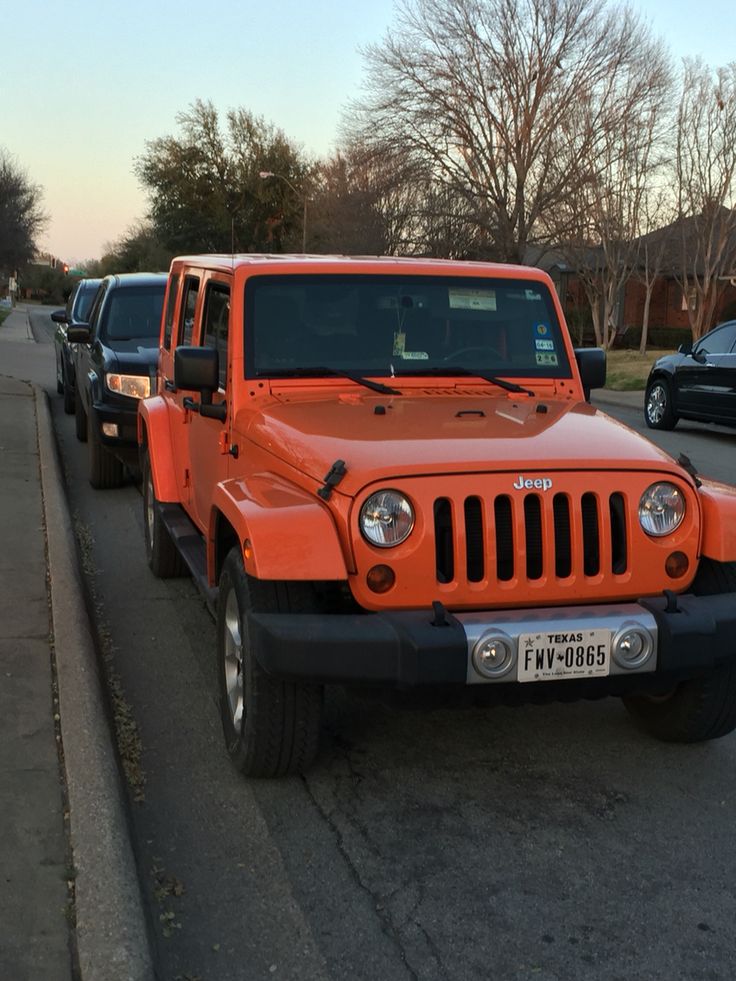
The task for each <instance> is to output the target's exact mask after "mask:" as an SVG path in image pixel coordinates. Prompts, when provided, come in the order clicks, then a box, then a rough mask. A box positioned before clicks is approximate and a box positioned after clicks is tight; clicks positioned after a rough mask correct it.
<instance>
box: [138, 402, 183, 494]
mask: <svg viewBox="0 0 736 981" xmlns="http://www.w3.org/2000/svg"><path fill="white" fill-rule="evenodd" d="M137 424H138V445H139V446H143V445H144V444H146V445H147V446H148V455H149V458H150V460H151V474H152V476H153V490H154V493H155V495H156V497H157V499H158V500H159V501H165V502H167V503H169V502H172V501H176V502H178V501H179V500H180V495H179V488H178V486H177V482H176V470H175V468H174V451H173V449H172V446H171V428H170V426H169V414H168V409H167V406H166V402H165V400H164V399H163V398H162V397H161V396H160V395H154V396H153V397H152V398H148V399H143V400H142V401H141V402H140V403H139V405H138V423H137Z"/></svg>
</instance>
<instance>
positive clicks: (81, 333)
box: [66, 324, 92, 344]
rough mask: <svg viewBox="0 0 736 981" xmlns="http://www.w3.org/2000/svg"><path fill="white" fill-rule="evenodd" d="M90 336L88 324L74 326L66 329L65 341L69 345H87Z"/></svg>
mask: <svg viewBox="0 0 736 981" xmlns="http://www.w3.org/2000/svg"><path fill="white" fill-rule="evenodd" d="M91 336H92V331H91V330H90V326H89V324H75V325H74V326H73V327H67V331H66V339H67V340H68V341H69V343H70V344H89V339H90V337H91Z"/></svg>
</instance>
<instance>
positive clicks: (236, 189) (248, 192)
mask: <svg viewBox="0 0 736 981" xmlns="http://www.w3.org/2000/svg"><path fill="white" fill-rule="evenodd" d="M177 122H178V124H179V128H180V134H179V135H178V136H164V137H160V138H159V139H156V140H152V141H150V142H148V143H147V144H146V149H145V152H144V153H143V154H142V156H141V157H139V158H138V159H137V160H136V164H135V170H136V173H137V175H138V178H139V179H140V181H141V183H142V184H143V186H144V187H145V188H146V190H147V191H148V194H149V197H150V211H149V218H150V221H151V225H152V228H153V231H154V233H155V237H156V239H157V240H158V241H159V242H160V243H161V245H162V246H163V247H164V248H166V249H168V250H169V252H170V253H171V254H177V253H186V252H230V251H237V252H243V251H264V250H265V251H274V252H280V251H283V249H284V248H285V247H286V246H287V245H290V246H293V245H294V244H295V242H297V241H298V242H301V232H302V211H303V203H304V198H303V196H301V195H300V194H298V193H296V194H295V193H294V191H293V190H292V189H291V187H290V186H289V184H287V183H285V181H288V182H290V184H291V185H293V187H294V188H296V189H297V191H298V190H299V189H304V192H305V193H306V179H307V174H308V166H307V163H306V161H305V160H304V159H303V158H302V156H301V154H300V153H299V151H298V150H297V148H296V147H295V146H293V145H292V144H291V143H290V142H289V140H288V139H287V137H286V136H285V135H284V133H283V132H282V131H281V130H279V129H276V128H275V127H274V126H272V125H270V124H269V123H267V122H265V121H264V120H263V119H262V118H260V117H258V116H255V115H253V114H252V113H250V112H249V111H248V110H247V109H243V108H240V109H233V110H230V111H228V112H227V113H226V115H225V120H224V125H223V124H222V123H221V121H220V118H219V115H218V112H217V110H216V109H215V107H214V106H213V104H212V103H211V102H203V101H202V100H197V101H196V102H194V103H192V105H191V106H190V107H189V109H188V110H187V111H186V112H183V113H180V114H179V115H178V116H177ZM262 172H269V173H274V174H278V175H279V176H280V177H282V178H284V179H285V180H276V179H273V178H271V179H263V178H262V177H261V176H260V174H261V173H262Z"/></svg>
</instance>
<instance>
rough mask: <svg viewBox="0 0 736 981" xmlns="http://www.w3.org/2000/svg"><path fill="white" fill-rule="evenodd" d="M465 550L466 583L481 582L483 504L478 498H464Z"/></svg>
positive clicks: (483, 564)
mask: <svg viewBox="0 0 736 981" xmlns="http://www.w3.org/2000/svg"><path fill="white" fill-rule="evenodd" d="M465 543H466V544H465V548H466V559H465V564H466V571H467V576H468V582H481V581H482V579H483V574H484V571H485V558H484V555H483V504H482V502H481V499H480V498H479V497H466V498H465Z"/></svg>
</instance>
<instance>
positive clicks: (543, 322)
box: [245, 274, 571, 378]
mask: <svg viewBox="0 0 736 981" xmlns="http://www.w3.org/2000/svg"><path fill="white" fill-rule="evenodd" d="M245 308H246V324H247V329H246V331H245V337H246V342H245V343H246V350H245V358H246V372H247V373H248V374H249V375H251V376H252V375H256V376H257V375H261V376H268V375H269V374H271V375H273V376H275V377H288V376H289V374H290V372H293V374H294V376H295V377H296V376H300V377H303V376H304V369H306V368H308V367H309V366H310V365H320V366H324V370H323V372H319V371H318V370H317V369H315V375H319V374H325V375H327V374H334V369H342V370H343V371H351V372H356V373H358V374H360V375H364V376H365V375H368V376H371V375H377V376H380V377H384V376H386V377H396V378H399V377H401V376H402V375H406V376H409V375H412V376H416V375H422V374H425V373H426V374H427V375H428V376H438V375H442V374H444V373H445V371H446V374H447V375H448V376H452V375H453V374H456V375H467V374H473V373H474V372H478V374H486V375H492V376H501V377H506V378H508V377H520V378H569V377H571V371H570V366H569V363H568V358H567V354H566V351H565V346H564V343H563V339H562V331H561V328H560V324H559V322H558V319H557V315H556V313H555V308H554V305H553V303H552V297H551V296H550V293H549V290H548V289H547V287H546V286H545V285H544V283H537V282H533V281H529V280H510V279H500V278H490V277H488V278H485V277H483V278H477V277H447V276H437V275H432V276H416V275H414V276H406V275H355V274H351V275H275V276H271V275H264V276H252V277H250V278H249V280H248V282H247V285H246V293H245ZM329 369H333V370H332V371H330V370H329Z"/></svg>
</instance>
